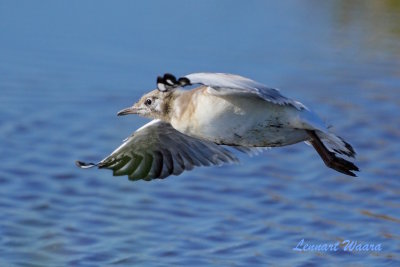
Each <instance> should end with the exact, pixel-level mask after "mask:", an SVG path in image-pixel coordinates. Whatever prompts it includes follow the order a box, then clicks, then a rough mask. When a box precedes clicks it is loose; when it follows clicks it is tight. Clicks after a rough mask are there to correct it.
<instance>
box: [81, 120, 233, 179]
mask: <svg viewBox="0 0 400 267" xmlns="http://www.w3.org/2000/svg"><path fill="white" fill-rule="evenodd" d="M237 161H238V159H237V158H236V157H235V156H234V155H233V154H232V153H231V152H229V151H228V150H226V149H225V148H223V147H222V146H219V145H217V144H214V143H211V142H208V141H203V140H200V139H197V138H193V137H190V136H187V135H184V134H182V133H180V132H178V131H177V130H175V129H174V128H173V127H172V126H171V125H170V124H169V123H166V122H162V121H160V120H153V121H151V122H149V123H148V124H146V125H144V126H143V127H141V128H140V129H138V130H137V131H136V132H134V133H133V134H132V135H131V136H130V137H128V138H127V139H126V140H125V141H124V143H123V144H122V145H121V146H120V147H118V148H117V149H116V150H115V151H114V152H112V153H111V155H109V156H108V157H106V158H105V159H103V160H102V161H100V162H99V163H97V164H93V163H83V162H80V161H77V162H76V164H77V165H78V166H79V167H81V168H91V167H94V166H98V167H99V168H106V169H111V170H113V174H114V175H116V176H117V175H128V177H129V179H130V180H140V179H144V180H152V179H155V178H165V177H167V176H169V175H172V174H173V175H179V174H181V173H182V172H183V171H184V170H191V169H193V167H194V166H209V165H220V164H222V163H229V162H237Z"/></svg>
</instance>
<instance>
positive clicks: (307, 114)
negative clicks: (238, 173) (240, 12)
mask: <svg viewBox="0 0 400 267" xmlns="http://www.w3.org/2000/svg"><path fill="white" fill-rule="evenodd" d="M194 85H198V86H197V87H195V88H193V89H191V90H186V89H185V87H186V88H188V87H189V88H192V87H193V86H194ZM127 114H137V115H140V116H143V117H146V118H150V119H153V120H152V121H151V122H149V123H147V124H146V125H144V126H143V127H141V128H139V129H138V130H136V131H135V132H134V133H133V134H132V135H131V136H130V137H128V138H127V139H126V140H125V141H124V142H123V143H122V145H121V146H119V147H118V148H117V149H116V150H115V151H114V152H112V153H111V154H110V155H109V156H107V157H106V158H105V159H103V160H101V161H100V162H98V163H84V162H81V161H76V164H77V166H78V167H80V168H92V167H95V166H97V167H98V168H106V169H111V170H112V171H113V174H114V175H128V178H129V179H131V180H139V179H143V180H152V179H155V178H165V177H167V176H169V175H179V174H181V173H182V172H183V171H185V170H191V169H193V167H195V166H209V165H221V164H223V163H234V162H237V161H238V159H237V157H236V156H235V155H234V154H233V152H232V151H230V150H229V149H228V148H229V147H232V148H235V149H236V150H239V151H241V152H244V153H247V154H254V153H256V152H257V151H260V150H261V149H262V148H270V147H280V146H286V145H291V144H295V143H298V142H306V143H307V144H311V145H312V147H313V148H314V149H315V150H316V152H317V153H318V155H319V156H320V157H321V159H322V160H323V162H324V163H325V165H326V166H327V167H329V168H332V169H334V170H336V171H338V172H341V173H343V174H346V175H349V176H356V175H355V174H354V172H353V171H359V169H358V167H357V166H356V165H354V163H352V162H351V161H349V160H347V159H345V158H348V159H349V158H354V157H355V154H356V153H355V151H354V149H353V148H352V146H351V145H350V144H349V143H347V142H346V141H344V139H343V138H341V137H339V136H337V135H336V134H334V133H333V132H331V130H330V128H328V127H327V126H326V125H325V124H324V122H323V121H322V120H321V119H320V118H319V117H318V116H317V115H316V114H315V113H314V112H312V111H311V110H310V109H309V108H307V107H306V106H305V105H303V104H302V103H300V102H298V101H296V100H293V99H290V98H287V97H285V96H283V95H282V94H281V93H280V91H279V90H278V89H275V88H270V87H267V86H265V85H263V84H261V83H258V82H256V81H253V80H251V79H248V78H245V77H242V76H239V75H233V74H226V73H193V74H189V75H186V76H183V77H180V78H178V79H177V78H176V77H175V76H174V75H172V74H169V73H166V74H165V75H163V76H159V77H157V89H155V90H153V91H151V92H149V93H147V94H145V95H144V96H143V97H141V98H140V100H139V101H138V102H137V103H135V104H134V105H133V106H131V107H128V108H125V109H123V110H121V111H119V112H118V114H117V115H118V116H122V115H127Z"/></svg>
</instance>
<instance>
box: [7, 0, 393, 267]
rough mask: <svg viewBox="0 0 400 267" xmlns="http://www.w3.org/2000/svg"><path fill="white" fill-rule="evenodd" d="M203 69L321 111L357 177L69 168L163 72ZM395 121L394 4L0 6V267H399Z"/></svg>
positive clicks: (314, 165) (278, 155)
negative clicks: (146, 175) (331, 247)
mask: <svg viewBox="0 0 400 267" xmlns="http://www.w3.org/2000/svg"><path fill="white" fill-rule="evenodd" d="M198 71H216V72H230V73H237V74H241V75H244V76H248V77H250V78H253V79H255V80H258V81H260V82H263V83H265V84H268V85H270V86H274V87H278V88H281V90H282V92H283V94H285V95H287V96H290V97H293V98H295V99H298V100H300V101H302V102H303V103H305V104H306V105H308V106H310V107H312V108H313V109H314V110H315V111H316V112H317V113H319V114H320V115H321V117H323V118H324V119H326V120H327V122H328V123H330V124H332V125H334V129H335V131H336V132H337V133H338V134H339V135H341V136H343V137H345V138H346V140H348V141H349V142H350V143H351V144H353V146H354V147H355V149H356V151H357V152H358V158H357V165H358V166H359V167H360V168H361V170H362V171H361V172H360V173H359V177H358V178H351V177H347V176H344V175H342V174H340V173H337V172H335V171H333V170H331V169H328V168H326V167H325V166H324V164H323V163H322V161H321V160H320V159H319V157H318V155H317V153H315V151H313V149H312V148H310V147H308V146H306V145H304V144H297V145H294V146H290V147H284V148H275V149H271V150H269V151H266V152H264V153H263V154H262V155H259V156H257V157H252V158H249V157H247V156H245V155H241V156H240V158H241V164H239V165H229V166H222V167H208V168H197V169H194V170H193V171H190V172H185V173H183V174H182V175H180V176H172V177H169V178H167V179H165V180H155V181H151V182H145V181H138V182H130V181H129V180H128V179H127V178H126V177H113V176H112V173H111V172H109V171H105V170H81V169H78V168H76V166H75V165H74V161H75V160H77V159H80V160H87V161H96V160H99V159H102V158H103V157H104V156H106V155H107V154H108V153H109V152H111V151H112V150H113V149H114V148H115V147H116V146H118V145H119V144H120V142H121V140H122V139H124V138H125V137H126V136H128V135H130V133H131V132H133V131H134V130H135V129H136V128H138V127H140V126H141V125H143V124H144V123H145V122H147V120H146V119H143V118H139V117H135V116H127V117H122V118H119V117H116V112H117V111H118V110H120V109H121V108H125V107H127V106H129V105H131V104H132V103H133V102H135V101H136V100H137V99H138V98H139V97H140V96H141V95H142V94H143V93H145V92H147V91H149V90H150V89H153V88H155V77H156V76H157V75H160V74H163V73H165V72H171V73H174V74H175V75H177V76H181V75H185V74H187V73H191V72H198ZM398 114H400V4H399V2H398V1H390V0H386V1H383V0H382V1H346V0H343V1H339V0H338V1H311V0H310V1H242V2H239V1H141V2H139V1H1V2H0V148H1V153H0V196H1V197H0V266H114V265H115V266H270V265H274V266H313V265H319V264H321V263H324V264H326V265H330V266H334V265H339V264H340V265H343V264H346V265H352V266H367V265H369V266H382V265H384V266H400V254H399V253H400V231H399V229H400V227H399V226H400V201H399V195H400V179H399V178H400V142H399V141H400V127H399V115H398ZM301 239H305V241H306V242H308V243H311V244H319V243H334V242H341V241H343V240H346V239H349V240H357V241H359V242H364V243H374V244H381V246H382V250H381V251H374V252H371V251H370V252H354V251H353V252H345V251H343V250H339V251H337V252H332V251H328V252H312V251H303V252H298V251H294V250H293V248H294V247H296V245H297V244H298V242H299V241H300V240H301Z"/></svg>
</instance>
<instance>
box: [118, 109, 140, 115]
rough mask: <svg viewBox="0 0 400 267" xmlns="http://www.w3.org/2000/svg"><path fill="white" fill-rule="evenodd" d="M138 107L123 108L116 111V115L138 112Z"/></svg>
mask: <svg viewBox="0 0 400 267" xmlns="http://www.w3.org/2000/svg"><path fill="white" fill-rule="evenodd" d="M139 110H140V108H136V107H129V108H125V109H123V110H120V111H118V113H117V116H123V115H128V114H138V113H139Z"/></svg>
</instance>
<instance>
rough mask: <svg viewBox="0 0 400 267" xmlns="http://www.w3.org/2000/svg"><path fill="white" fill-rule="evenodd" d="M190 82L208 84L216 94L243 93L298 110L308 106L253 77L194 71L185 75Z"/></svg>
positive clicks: (212, 92)
mask: <svg viewBox="0 0 400 267" xmlns="http://www.w3.org/2000/svg"><path fill="white" fill-rule="evenodd" d="M185 77H186V78H187V79H189V81H190V84H203V85H206V86H208V92H209V93H210V94H214V95H220V96H223V95H232V94H236V95H242V96H249V97H258V98H261V99H263V100H265V101H268V102H271V103H274V104H278V105H291V106H293V107H295V108H296V109H298V110H302V109H306V107H305V106H304V105H303V104H302V103H300V102H298V101H295V100H293V99H290V98H287V97H285V96H283V95H282V94H281V93H280V92H279V90H278V89H275V88H270V87H267V86H265V85H263V84H261V83H258V82H256V81H253V80H251V79H248V78H245V77H242V76H239V75H233V74H227V73H206V72H202V73H192V74H189V75H186V76H185Z"/></svg>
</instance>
